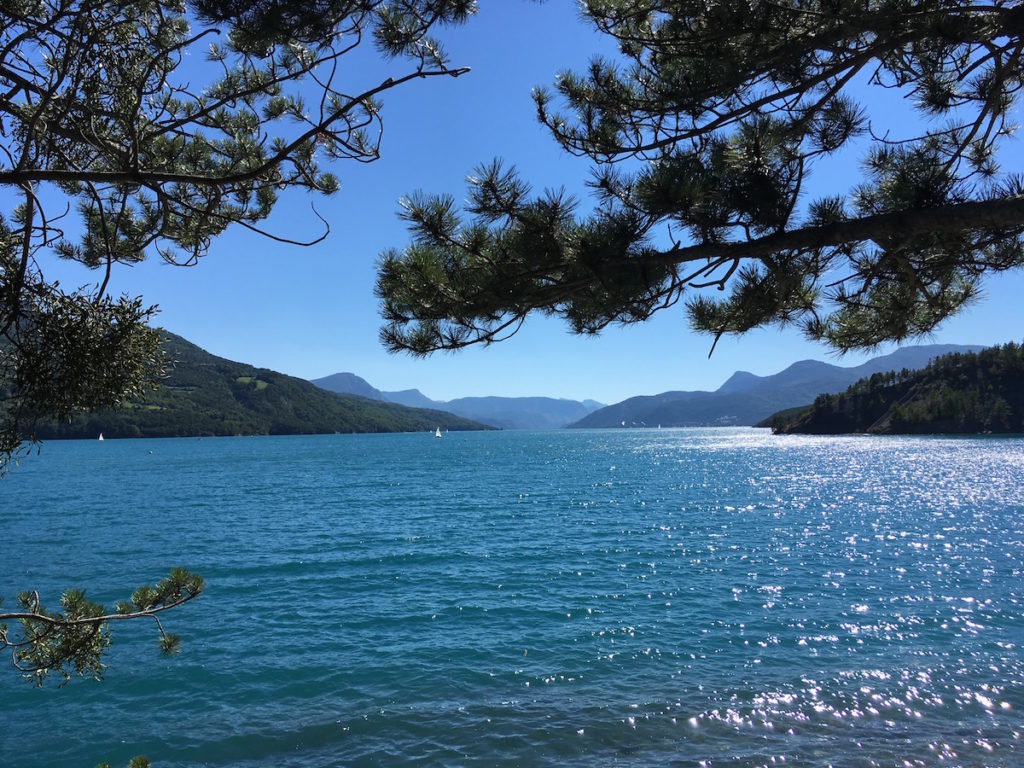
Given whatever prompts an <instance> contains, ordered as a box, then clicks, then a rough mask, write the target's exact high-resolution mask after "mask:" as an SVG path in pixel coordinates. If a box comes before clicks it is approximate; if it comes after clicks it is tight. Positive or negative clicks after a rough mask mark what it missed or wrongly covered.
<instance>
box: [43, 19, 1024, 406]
mask: <svg viewBox="0 0 1024 768" xmlns="http://www.w3.org/2000/svg"><path fill="white" fill-rule="evenodd" d="M480 5H481V10H480V13H479V15H478V16H477V17H476V18H474V19H472V20H471V21H470V22H469V23H468V24H467V25H465V26H463V27H459V28H456V29H453V30H446V31H445V32H444V34H443V37H444V40H445V42H446V46H447V50H448V51H449V53H450V56H451V61H452V64H453V65H467V66H470V67H471V68H472V72H470V73H469V74H467V75H464V76H463V77H460V78H458V79H457V80H447V79H445V80H431V81H425V82H413V83H411V84H409V85H407V86H404V87H403V88H402V89H400V90H392V91H390V92H388V93H386V94H385V96H384V99H383V101H384V111H383V119H384V136H383V142H382V158H381V160H380V161H378V162H376V163H373V164H370V165H366V166H363V165H356V164H354V163H348V164H344V163H340V164H337V165H336V166H335V167H334V168H333V170H334V171H335V172H336V174H337V176H338V177H339V179H340V181H341V185H342V186H341V191H340V192H338V193H337V194H336V195H334V196H333V197H330V198H322V197H321V198H315V199H314V198H309V197H306V196H305V195H304V194H302V193H297V192H296V193H289V194H286V195H285V196H284V197H283V199H282V201H281V203H280V204H279V206H278V208H277V209H276V210H275V213H274V215H273V217H272V218H271V220H270V221H269V223H268V228H269V229H270V230H272V231H274V232H276V233H279V234H282V235H287V236H290V237H303V236H307V237H313V236H315V235H316V234H318V233H319V231H320V229H319V227H320V224H319V222H318V221H317V220H316V218H315V217H314V215H313V214H312V212H311V210H310V203H311V202H312V203H314V204H315V205H316V208H317V210H318V211H319V212H320V214H321V215H322V216H324V217H325V218H326V219H328V220H329V221H330V224H331V229H332V233H331V235H330V237H329V238H328V239H327V241H326V242H324V243H321V244H319V245H316V246H313V247H310V248H299V247H294V246H286V245H281V244H278V243H275V242H272V241H270V240H267V239H264V238H261V237H259V236H256V235H253V234H250V233H247V232H245V231H243V230H241V229H240V228H237V227H236V228H233V229H232V230H229V231H228V232H227V233H226V234H225V235H223V236H222V237H220V238H219V239H218V240H216V241H215V242H214V245H213V248H212V251H211V253H210V255H209V256H208V257H207V258H205V259H204V260H203V261H202V262H201V263H200V264H199V265H198V266H196V267H192V268H177V267H171V266H168V265H165V264H162V263H160V261H159V260H158V259H150V260H149V261H148V262H146V263H144V264H143V265H141V266H136V267H134V268H126V267H121V268H119V269H118V270H116V272H115V275H114V279H113V289H114V291H115V292H126V293H130V294H132V295H140V294H141V295H142V296H143V297H144V298H145V300H146V301H147V302H148V303H152V304H158V305H159V306H160V310H161V312H160V315H159V316H158V319H157V321H158V323H159V324H160V325H162V326H163V327H165V328H167V329H168V330H170V331H173V332H175V333H178V334H180V335H182V336H184V337H186V338H187V339H189V340H190V341H192V342H194V343H196V344H198V345H200V346H201V347H204V348H205V349H207V350H209V351H210V352H212V353H214V354H217V355H220V356H223V357H227V358H230V359H233V360H239V361H244V362H248V363H252V364H254V365H258V366H262V367H267V368H272V369H275V370H278V371H281V372H284V373H288V374H291V375H295V376H301V377H303V378H316V377H319V376H325V375H327V374H330V373H335V372H339V371H351V372H353V373H356V374H358V375H360V376H362V377H363V378H365V379H367V380H368V381H369V382H370V383H371V384H372V385H374V386H375V387H377V388H379V389H383V390H399V389H409V388H418V389H420V390H421V391H422V392H423V393H424V394H426V395H427V396H428V397H431V398H434V399H438V400H447V399H451V398H455V397H463V396H472V395H506V396H526V395H547V396H552V397H565V398H572V399H585V398H591V399H595V400H599V401H601V402H604V403H613V402H618V401H620V400H623V399H625V398H627V397H631V396H634V395H642V394H654V393H658V392H663V391H666V390H679V389H715V388H717V387H718V386H719V385H721V384H722V382H724V381H725V380H726V379H727V378H728V377H729V376H730V375H731V374H732V373H733V372H734V371H736V370H747V371H750V372H752V373H755V374H759V375H765V374H771V373H775V372H777V371H779V370H781V369H782V368H784V367H786V366H788V365H789V364H791V363H793V362H795V361H797V360H801V359H806V358H815V359H821V360H828V361H830V362H836V363H838V364H841V365H855V364H857V363H858V362H861V361H862V360H863V359H866V357H868V356H870V355H847V356H846V357H844V358H842V359H837V358H836V356H835V354H834V353H832V352H830V351H829V350H828V349H827V348H825V347H823V346H820V345H816V344H812V343H809V342H806V341H804V340H803V339H802V337H801V336H800V335H799V333H798V332H796V331H794V330H788V331H777V330H774V329H769V330H764V331H757V332H753V333H750V334H748V335H747V336H744V337H741V338H739V339H733V338H727V339H722V341H720V342H719V344H718V347H717V348H716V350H715V353H714V355H713V357H711V359H708V350H709V349H710V344H711V340H710V338H709V337H705V336H697V335H695V334H693V333H692V332H690V331H689V330H688V328H687V325H686V318H685V315H684V312H683V309H682V307H676V308H673V309H670V310H667V311H665V312H662V313H660V314H658V315H656V316H655V317H654V318H653V319H651V320H650V321H648V322H646V323H643V324H639V325H634V326H630V327H627V328H611V329H608V330H607V331H605V332H604V333H603V334H602V335H601V336H599V337H596V338H593V337H588V338H583V337H576V336H573V335H572V334H571V333H570V332H569V331H568V329H567V328H566V327H565V326H564V325H563V324H562V323H560V322H558V321H556V320H551V319H547V318H534V319H532V320H531V321H530V322H528V323H527V325H526V327H525V328H524V329H523V330H522V331H520V333H519V334H518V335H517V336H515V337H514V338H512V339H511V340H509V341H506V342H504V343H502V344H497V345H493V346H491V347H488V348H476V349H473V348H471V349H467V350H464V351H462V352H460V353H457V354H455V355H451V354H439V355H435V356H434V357H432V358H429V359H427V360H419V359H414V358H410V357H407V356H394V355H390V354H388V353H387V352H385V351H384V350H383V348H382V347H381V345H380V343H379V341H378V338H377V333H378V329H379V326H380V317H379V314H378V307H377V300H376V299H375V298H374V296H373V284H374V277H375V268H374V265H375V261H376V259H377V255H378V254H379V253H380V252H381V251H382V250H384V249H386V248H389V247H400V246H402V245H403V244H404V243H405V242H407V235H406V232H405V229H404V226H403V224H402V222H401V221H399V220H398V218H397V216H396V211H397V201H398V199H399V198H400V197H402V196H403V195H405V194H407V193H410V192H412V191H414V190H417V189H421V190H424V191H426V192H449V193H452V194H454V195H455V197H456V199H457V200H461V199H462V198H463V197H464V192H465V183H464V179H465V176H466V175H467V174H468V173H469V172H470V171H471V170H472V169H473V168H474V167H475V166H476V165H478V164H479V163H481V162H485V161H488V160H490V159H491V158H493V157H495V156H500V157H503V158H504V159H505V160H506V161H507V162H510V163H514V164H515V165H516V166H517V167H518V168H519V169H520V170H521V171H522V173H523V176H524V177H526V178H527V179H529V180H530V181H531V183H533V185H534V188H535V189H538V190H540V189H543V188H545V187H555V188H557V187H562V186H564V187H565V188H566V189H567V190H569V191H571V192H574V193H576V194H577V195H578V196H580V197H581V198H584V201H586V199H587V198H588V193H587V191H586V189H585V187H584V182H585V181H586V179H587V178H588V173H589V164H588V163H587V161H585V160H581V159H577V158H572V157H569V156H567V155H565V154H564V153H563V152H561V150H559V148H558V147H557V146H556V144H555V143H554V141H553V140H552V139H551V138H550V137H549V136H548V135H547V133H546V132H545V130H544V128H543V127H542V126H541V125H540V124H539V123H537V121H536V118H535V112H534V106H533V102H532V100H531V98H530V92H531V89H532V88H533V87H534V86H537V85H544V86H548V85H550V84H551V83H552V81H553V79H554V77H555V75H556V73H557V72H558V71H560V70H564V69H567V68H570V69H580V68H581V67H583V66H585V65H586V63H587V61H588V60H589V58H590V57H591V56H592V55H593V54H594V53H597V52H599V51H601V52H605V53H610V52H611V51H612V49H611V48H610V45H609V41H608V40H607V39H604V38H602V37H601V36H599V35H598V34H597V33H596V32H594V31H593V30H592V29H590V28H589V27H588V26H587V25H586V24H585V23H584V22H582V21H581V20H580V19H579V17H578V16H577V12H576V3H575V2H574V0H547V2H545V3H536V2H531V1H530V0H484V1H483V2H481V4H480ZM343 66H345V67H347V68H348V69H347V70H345V71H343V73H342V76H343V78H344V81H345V82H346V83H348V82H351V83H353V86H352V87H351V88H347V89H346V90H350V91H354V90H356V88H355V85H356V84H368V83H370V82H373V81H374V78H377V80H378V81H379V80H380V79H381V78H382V76H383V77H386V76H387V74H396V73H399V72H404V71H405V70H406V68H407V65H404V64H401V63H391V64H388V65H387V66H384V65H382V64H379V63H377V62H376V61H375V56H370V55H367V53H366V52H360V54H359V56H357V57H355V58H353V59H352V60H351V62H349V63H346V64H344V65H343ZM382 73H383V75H382ZM1013 152H1014V153H1015V157H1016V158H1017V160H1018V161H1019V159H1020V157H1021V154H1020V144H1019V143H1017V144H1016V145H1015V147H1014V148H1013ZM1018 165H1019V163H1018ZM855 172H856V166H855V164H854V159H853V158H847V159H844V161H843V162H840V163H838V164H835V165H834V166H832V167H827V168H826V167H822V168H820V169H819V175H818V182H819V183H823V184H824V183H826V182H831V183H833V184H834V183H836V182H837V181H838V182H840V188H844V187H846V186H848V184H849V180H850V179H851V178H852V174H854V173H855ZM843 182H845V183H843ZM57 271H58V272H59V273H60V274H61V275H62V279H63V281H64V282H65V283H68V282H69V281H77V282H79V283H84V282H87V281H88V282H94V281H95V280H96V278H95V276H94V275H90V274H87V275H84V276H83V275H82V274H81V273H65V270H64V269H63V268H61V269H59V270H57ZM47 274H48V275H49V274H50V273H49V272H48V273H47ZM1022 296H1024V274H1022V273H1021V272H1016V273H1011V274H1008V275H1003V276H1001V277H998V278H996V279H995V280H993V281H990V282H989V283H988V284H986V287H985V296H984V298H983V300H981V301H979V302H978V303H976V304H975V305H974V306H973V307H972V308H971V309H969V310H968V311H967V312H965V313H963V314H962V315H961V316H959V317H957V318H954V319H953V320H951V321H948V322H947V323H946V324H945V325H944V326H942V327H940V329H939V330H938V331H937V332H936V333H935V334H934V336H933V337H932V338H931V339H929V340H928V341H931V342H935V343H958V344H994V343H1003V342H1006V341H1010V340H1016V341H1021V339H1022V337H1024V333H1022V323H1021V318H1022V317H1024V314H1022V312H1021V305H1020V303H1021V297H1022ZM882 351H883V352H884V351H889V350H882ZM876 354H877V353H876Z"/></svg>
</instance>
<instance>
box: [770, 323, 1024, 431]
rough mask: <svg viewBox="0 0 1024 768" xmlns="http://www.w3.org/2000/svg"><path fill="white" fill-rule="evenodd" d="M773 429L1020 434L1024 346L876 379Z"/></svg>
mask: <svg viewBox="0 0 1024 768" xmlns="http://www.w3.org/2000/svg"><path fill="white" fill-rule="evenodd" d="M769 422H770V425H771V426H772V428H773V429H774V430H775V431H777V432H793V433H810V434H840V433H846V432H870V433H875V434H928V433H933V434H942V433H960V434H964V433H986V432H989V433H1009V432H1022V431H1024V346H1021V345H1019V344H1014V343H1010V344H1006V345H1004V346H1001V347H990V348H988V349H984V350H981V351H980V352H968V353H953V354H948V355H944V356H942V357H939V358H936V359H935V360H933V361H932V362H931V363H930V364H929V365H928V366H927V367H925V368H924V369H922V370H920V371H908V370H907V369H903V370H901V371H898V372H897V371H891V372H888V373H876V374H873V375H872V376H870V377H867V378H864V379H861V380H860V381H858V382H857V383H856V384H854V385H853V386H851V387H850V388H849V389H847V390H846V392H843V393H842V394H838V395H821V396H819V397H818V398H817V399H816V400H815V401H814V404H813V405H812V406H810V407H808V408H805V409H801V410H798V411H797V412H795V413H794V412H793V411H789V412H785V413H780V414H776V415H775V416H774V417H772V419H770V420H769Z"/></svg>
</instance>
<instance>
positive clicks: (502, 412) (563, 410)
mask: <svg viewBox="0 0 1024 768" xmlns="http://www.w3.org/2000/svg"><path fill="white" fill-rule="evenodd" d="M589 402H591V403H592V402H593V401H589ZM443 407H444V409H445V410H447V411H451V412H452V413H456V414H458V415H459V416H464V417H465V418H467V419H473V420H474V421H482V422H483V423H484V424H490V425H492V426H495V427H500V428H501V429H559V428H561V427H564V426H565V425H567V424H571V423H572V422H574V421H578V420H579V419H582V418H583V417H584V416H586V415H587V414H588V413H590V412H591V411H593V410H594V408H593V407H592V406H588V405H587V404H586V403H584V402H580V401H578V400H559V399H556V398H553V397H461V398H458V399H456V400H449V401H448V402H446V403H444V404H443ZM599 407H600V406H599Z"/></svg>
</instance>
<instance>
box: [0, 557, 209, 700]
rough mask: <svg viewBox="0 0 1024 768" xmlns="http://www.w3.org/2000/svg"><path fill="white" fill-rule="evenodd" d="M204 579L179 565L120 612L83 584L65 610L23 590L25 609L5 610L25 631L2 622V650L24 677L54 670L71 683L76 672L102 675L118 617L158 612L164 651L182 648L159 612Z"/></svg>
mask: <svg viewBox="0 0 1024 768" xmlns="http://www.w3.org/2000/svg"><path fill="white" fill-rule="evenodd" d="M202 591H203V580H202V578H201V577H199V576H197V575H196V574H194V573H190V572H189V571H187V570H185V569H184V568H175V569H173V570H172V571H171V573H170V575H168V576H167V577H166V578H164V579H161V580H160V581H159V582H157V583H156V584H155V585H143V586H141V587H139V588H138V589H137V590H135V592H134V593H133V594H132V596H131V598H130V599H129V600H126V601H122V602H120V603H118V604H117V606H116V612H115V613H112V614H108V613H106V611H105V609H104V607H103V606H102V605H100V604H98V603H94V602H91V601H89V600H87V599H86V597H85V590H83V589H69V590H67V591H66V592H65V593H64V594H63V595H62V596H61V598H60V607H61V611H60V612H56V613H52V612H50V611H48V610H46V608H44V607H43V606H42V605H41V604H40V602H39V595H38V594H37V593H35V592H23V593H21V594H20V595H18V603H19V606H20V609H21V610H19V611H15V612H11V613H3V612H0V621H12V620H13V621H17V622H18V626H19V631H17V632H16V633H12V632H11V631H10V630H8V627H7V625H6V624H0V651H7V650H9V651H10V653H11V662H12V664H13V665H14V667H15V668H16V669H17V670H18V671H19V672H21V675H22V677H24V678H25V679H26V680H30V681H32V683H33V684H35V685H37V686H41V685H42V684H43V681H44V680H46V678H47V677H48V676H49V675H50V673H51V672H53V673H57V674H59V675H60V676H61V677H62V678H63V679H62V681H61V683H60V685H62V686H63V685H64V684H66V683H67V682H68V681H69V680H70V679H71V677H72V675H77V676H89V677H92V678H95V679H96V680H99V679H100V678H101V677H102V673H103V668H104V664H103V660H102V657H103V654H104V652H105V651H106V650H107V647H108V646H109V645H110V631H109V624H110V622H112V621H121V620H130V619H138V618H144V617H150V618H152V619H153V620H154V621H155V622H156V625H157V628H158V630H159V633H160V649H161V650H162V651H163V652H164V653H173V652H175V651H176V650H177V648H178V646H179V643H180V638H178V636H177V635H171V634H168V633H166V632H165V631H164V628H163V624H162V623H161V622H160V619H159V617H158V616H157V614H159V613H161V612H163V611H166V610H169V609H171V608H175V607H177V606H179V605H181V604H182V603H186V602H188V601H189V600H192V599H194V598H196V597H198V596H199V595H200V594H201V593H202Z"/></svg>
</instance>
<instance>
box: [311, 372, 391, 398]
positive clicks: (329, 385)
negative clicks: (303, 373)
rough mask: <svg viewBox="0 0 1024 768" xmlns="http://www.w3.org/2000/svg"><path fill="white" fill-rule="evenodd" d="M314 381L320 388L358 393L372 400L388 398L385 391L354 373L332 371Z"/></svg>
mask: <svg viewBox="0 0 1024 768" xmlns="http://www.w3.org/2000/svg"><path fill="white" fill-rule="evenodd" d="M312 383H313V384H316V385H317V386H318V387H320V389H326V390H328V391H329V392H339V393H342V394H346V395H358V396H359V397H366V398H369V399H370V400H384V399H386V398H385V397H384V393H383V392H381V391H380V390H379V389H375V388H374V387H373V386H371V385H370V383H369V382H368V381H367V380H366V379H363V378H360V377H359V376H356V375H355V374H354V373H332V374H331V375H330V376H324V377H323V378H322V379H313V381H312Z"/></svg>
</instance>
